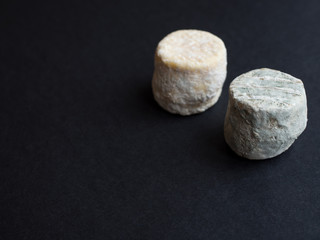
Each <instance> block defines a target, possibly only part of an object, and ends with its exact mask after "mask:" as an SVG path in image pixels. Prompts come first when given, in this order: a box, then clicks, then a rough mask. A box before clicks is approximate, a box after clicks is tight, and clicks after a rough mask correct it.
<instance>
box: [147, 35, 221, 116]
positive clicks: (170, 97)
mask: <svg viewBox="0 0 320 240" xmlns="http://www.w3.org/2000/svg"><path fill="white" fill-rule="evenodd" d="M226 66H227V55H226V49H225V46H224V44H223V42H222V40H221V39H219V38H218V37H216V36H214V35H213V34H211V33H208V32H204V31H199V30H179V31H176V32H173V33H171V34H169V35H168V36H166V37H165V38H164V39H163V40H162V41H160V43H159V44H158V47H157V50H156V53H155V69H154V73H153V79H152V90H153V94H154V98H155V100H156V101H157V102H158V104H159V105H160V106H161V107H163V108H164V109H166V110H167V111H169V112H171V113H177V114H181V115H190V114H195V113H199V112H203V111H205V110H206V109H208V108H209V107H211V106H212V105H214V104H215V103H216V102H217V100H218V98H219V97H220V94H221V90H222V86H223V83H224V81H225V78H226V73H227V72H226Z"/></svg>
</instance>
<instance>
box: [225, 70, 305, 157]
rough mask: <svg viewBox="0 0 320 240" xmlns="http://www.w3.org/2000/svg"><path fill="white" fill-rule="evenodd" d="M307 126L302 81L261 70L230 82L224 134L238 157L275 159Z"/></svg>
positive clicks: (276, 72) (284, 74) (272, 71)
mask: <svg viewBox="0 0 320 240" xmlns="http://www.w3.org/2000/svg"><path fill="white" fill-rule="evenodd" d="M306 125H307V99H306V93H305V90H304V86H303V83H302V81H301V80H299V79H297V78H295V77H293V76H291V75H289V74H286V73H282V72H280V71H276V70H272V69H267V68H262V69H257V70H253V71H250V72H247V73H245V74H242V75H240V76H239V77H237V78H236V79H234V80H233V81H232V83H231V85H230V88H229V104H228V109H227V113H226V118H225V124H224V135H225V139H226V142H227V143H228V145H229V146H230V147H231V149H232V150H233V151H235V152H236V153H237V154H238V155H240V156H242V157H245V158H248V159H267V158H272V157H275V156H277V155H279V154H281V153H282V152H284V151H286V150H287V149H288V148H289V147H290V146H291V145H292V143H293V142H294V141H295V139H296V138H297V137H298V136H299V135H300V134H301V133H302V132H303V131H304V129H305V128H306Z"/></svg>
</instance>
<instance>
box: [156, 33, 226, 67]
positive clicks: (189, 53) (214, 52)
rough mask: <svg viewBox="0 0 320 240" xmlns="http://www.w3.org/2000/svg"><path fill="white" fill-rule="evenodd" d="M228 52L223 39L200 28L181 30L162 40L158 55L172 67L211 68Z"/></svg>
mask: <svg viewBox="0 0 320 240" xmlns="http://www.w3.org/2000/svg"><path fill="white" fill-rule="evenodd" d="M223 54H226V49H225V46H224V43H223V41H222V40H221V39H220V38H218V37H216V36H215V35H213V34H211V33H209V32H205V31H200V30H179V31H175V32H172V33H170V34H169V35H167V36H166V37H165V38H164V39H162V40H161V41H160V43H159V44H158V48H157V55H158V56H159V57H160V58H161V60H162V61H163V62H164V63H165V64H167V65H169V66H170V67H177V68H185V69H198V68H210V67H212V66H214V65H215V64H216V61H217V60H218V59H219V60H220V59H221V57H222V56H223Z"/></svg>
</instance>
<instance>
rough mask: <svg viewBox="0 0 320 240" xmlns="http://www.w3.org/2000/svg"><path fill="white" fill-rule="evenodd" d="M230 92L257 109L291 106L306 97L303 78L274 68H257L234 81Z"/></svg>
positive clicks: (240, 100)
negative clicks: (300, 78)
mask: <svg viewBox="0 0 320 240" xmlns="http://www.w3.org/2000/svg"><path fill="white" fill-rule="evenodd" d="M230 93H231V94H232V95H233V97H234V98H235V99H237V100H238V101H239V102H242V103H244V104H247V105H249V106H252V107H253V108H256V109H268V108H291V107H293V106H295V105H296V104H299V103H300V102H301V100H302V99H304V98H305V90H304V86H303V83H302V81H301V80H299V79H297V78H295V77H293V76H291V75H289V74H286V73H283V72H280V71H276V70H272V69H268V68H262V69H256V70H253V71H250V72H247V73H245V74H242V75H240V76H239V77H237V78H236V79H235V80H233V81H232V83H231V85H230Z"/></svg>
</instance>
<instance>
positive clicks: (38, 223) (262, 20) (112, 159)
mask: <svg viewBox="0 0 320 240" xmlns="http://www.w3.org/2000/svg"><path fill="white" fill-rule="evenodd" d="M0 9H1V10H0V26H1V35H0V44H1V45H0V46H1V47H0V50H1V52H0V54H1V55H0V56H1V59H0V106H1V109H0V110H1V111H0V153H1V159H0V160H1V161H0V239H42V240H44V239H86V240H87V239H153V240H154V239H319V238H320V148H319V144H320V123H319V120H318V118H319V117H320V111H319V101H320V94H319V93H320V84H319V76H320V44H319V43H320V27H319V23H320V3H319V1H317V0H310V1H309V0H308V1H306V0H301V1H236V0H233V1H227V0H226V1H202V0H198V1H191V0H188V1H186V0H181V1H146V2H137V1H121V0H119V1H87V2H84V1H83V2H80V1H73V2H71V1H65V2H61V3H59V2H56V1H54V2H46V1H39V2H35V3H31V2H30V1H21V2H15V1H6V2H5V1H1V7H0ZM188 28H193V29H201V30H206V31H209V32H211V33H214V34H216V35H217V36H219V37H220V38H222V39H223V40H224V42H225V44H226V47H227V50H228V76H227V79H226V82H225V85H224V89H223V92H222V95H221V98H220V100H219V101H218V103H217V104H216V105H215V106H214V107H212V108H211V109H209V110H208V111H206V112H204V113H202V114H199V115H194V116H189V117H181V116H177V115H172V114H169V113H167V112H166V111H164V110H162V109H161V108H160V107H159V106H158V105H157V104H156V102H155V101H154V100H153V96H152V92H151V78H152V72H153V55H154V51H155V48H156V46H157V43H158V42H159V41H160V40H161V39H162V38H163V37H164V36H165V35H166V34H168V33H170V32H172V31H174V30H177V29H188ZM261 67H269V68H274V69H278V70H281V71H283V72H286V73H289V74H291V75H293V76H295V77H298V78H300V79H302V80H303V81H304V84H305V88H306V92H307V98H308V109H309V111H308V118H309V121H308V126H307V129H306V130H305V132H304V133H303V134H302V135H301V136H300V137H299V138H298V140H297V141H296V142H295V143H294V145H293V146H292V147H291V148H290V149H289V150H288V151H287V152H285V153H283V154H282V155H280V156H278V157H276V158H274V159H271V160H266V161H249V160H245V159H241V158H239V157H237V156H236V155H235V154H234V153H233V152H232V151H231V150H230V149H229V148H228V146H227V145H226V143H225V142H224V137H223V122H224V116H225V112H226V107H227V101H228V86H229V84H230V82H231V81H232V80H233V79H234V78H235V77H236V76H238V75H240V74H242V73H244V72H247V71H249V70H252V69H256V68H261Z"/></svg>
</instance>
